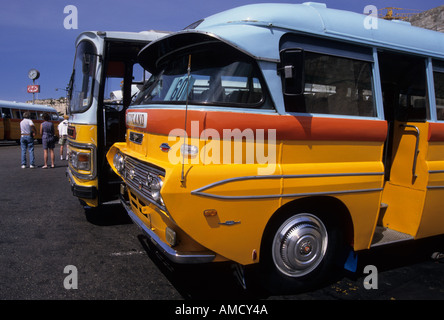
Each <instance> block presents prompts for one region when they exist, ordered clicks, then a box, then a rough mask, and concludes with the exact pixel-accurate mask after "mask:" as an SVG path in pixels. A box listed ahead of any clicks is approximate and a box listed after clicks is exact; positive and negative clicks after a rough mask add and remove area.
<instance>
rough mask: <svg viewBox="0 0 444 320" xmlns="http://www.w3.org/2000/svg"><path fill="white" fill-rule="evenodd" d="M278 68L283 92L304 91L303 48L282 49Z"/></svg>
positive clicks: (294, 93) (301, 92) (293, 93)
mask: <svg viewBox="0 0 444 320" xmlns="http://www.w3.org/2000/svg"><path fill="white" fill-rule="evenodd" d="M280 58H281V66H280V68H279V71H280V74H281V79H282V86H283V90H284V94H286V95H300V94H303V93H304V87H305V84H304V50H302V49H284V50H282V51H281V52H280Z"/></svg>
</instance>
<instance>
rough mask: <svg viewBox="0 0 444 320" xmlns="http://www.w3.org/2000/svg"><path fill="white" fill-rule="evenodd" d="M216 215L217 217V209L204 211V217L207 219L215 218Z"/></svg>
mask: <svg viewBox="0 0 444 320" xmlns="http://www.w3.org/2000/svg"><path fill="white" fill-rule="evenodd" d="M215 215H217V210H216V209H207V210H205V211H204V216H205V217H214V216H215Z"/></svg>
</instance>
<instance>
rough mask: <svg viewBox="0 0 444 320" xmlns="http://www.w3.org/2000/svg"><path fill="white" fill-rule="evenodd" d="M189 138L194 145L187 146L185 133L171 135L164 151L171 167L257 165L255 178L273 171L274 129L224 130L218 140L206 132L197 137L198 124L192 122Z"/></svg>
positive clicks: (216, 135) (215, 133)
mask: <svg viewBox="0 0 444 320" xmlns="http://www.w3.org/2000/svg"><path fill="white" fill-rule="evenodd" d="M191 137H193V138H194V137H195V138H197V139H196V140H195V141H196V143H191V144H188V143H189V141H190V139H189V138H188V135H187V133H186V132H185V130H184V129H179V128H177V129H173V130H171V131H170V133H169V135H168V141H170V142H174V144H172V145H171V147H170V148H169V149H168V150H167V151H168V160H169V162H170V163H171V164H179V163H182V162H183V163H185V164H198V163H199V161H202V163H205V164H258V169H257V174H258V175H270V174H273V173H274V172H275V170H276V129H268V130H265V129H256V130H253V129H250V128H247V129H244V130H242V131H241V130H240V129H223V131H222V136H221V135H220V133H219V131H218V130H216V129H211V128H207V129H205V130H203V131H202V132H201V133H200V134H199V121H192V122H191ZM191 140H193V139H191ZM184 141H186V142H185V143H184ZM202 141H203V142H204V143H203V145H202V146H201V145H200V142H202ZM184 155H185V156H186V157H184Z"/></svg>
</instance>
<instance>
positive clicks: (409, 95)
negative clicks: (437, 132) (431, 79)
mask: <svg viewBox="0 0 444 320" xmlns="http://www.w3.org/2000/svg"><path fill="white" fill-rule="evenodd" d="M378 59H379V68H380V74H381V84H382V95H383V102H384V113H385V118H386V119H387V120H389V121H390V120H398V121H403V122H407V121H426V120H427V119H430V112H429V103H428V95H427V78H426V63H425V59H424V58H420V57H414V56H408V55H401V54H395V53H390V52H380V53H379V57H378Z"/></svg>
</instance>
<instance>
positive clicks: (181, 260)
mask: <svg viewBox="0 0 444 320" xmlns="http://www.w3.org/2000/svg"><path fill="white" fill-rule="evenodd" d="M120 202H121V203H122V205H123V207H124V208H125V210H126V212H127V213H128V215H129V217H130V218H131V220H133V222H134V223H135V224H136V225H137V226H138V227H139V228H140V229H142V231H143V232H144V233H145V235H146V236H147V237H148V238H149V239H150V240H151V242H152V243H153V244H154V245H155V246H156V247H157V249H159V250H160V252H162V253H163V254H164V255H165V256H166V257H167V258H168V259H169V260H171V261H172V262H174V263H178V264H197V263H208V262H211V261H213V260H214V258H215V257H216V256H215V254H213V253H207V252H205V253H201V254H199V253H193V252H178V251H176V250H174V249H173V248H171V247H170V246H169V245H168V244H166V243H165V242H163V241H162V240H161V239H160V238H159V237H158V236H157V235H156V234H155V233H154V232H153V231H152V230H151V229H150V228H148V227H147V226H146V225H145V224H144V223H143V221H142V220H140V218H139V217H138V216H137V215H136V214H135V213H134V212H133V211H132V210H131V206H130V205H129V204H128V202H127V201H126V200H125V199H124V198H123V197H122V195H120Z"/></svg>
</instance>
